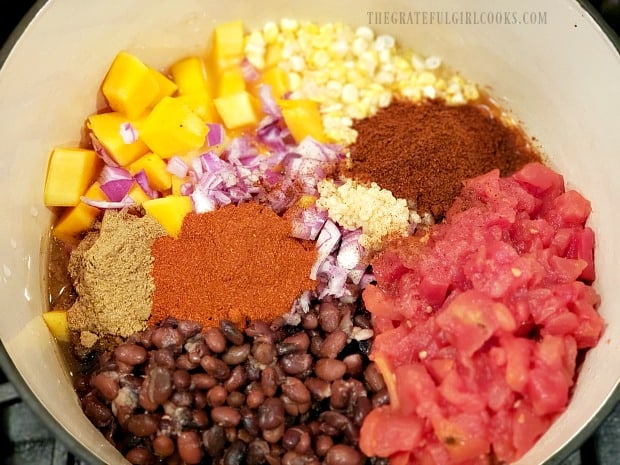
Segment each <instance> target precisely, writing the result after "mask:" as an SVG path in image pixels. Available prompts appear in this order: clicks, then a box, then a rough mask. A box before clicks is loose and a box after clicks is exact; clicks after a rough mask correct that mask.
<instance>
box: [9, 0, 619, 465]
mask: <svg viewBox="0 0 620 465" xmlns="http://www.w3.org/2000/svg"><path fill="white" fill-rule="evenodd" d="M48 1H49V0H37V1H36V2H35V3H34V4H33V6H32V7H31V8H30V10H28V12H27V13H26V14H25V15H24V17H23V18H22V19H21V21H20V22H19V23H18V24H17V26H16V27H15V29H14V30H13V31H12V32H11V34H10V35H9V37H8V38H7V40H6V41H5V43H4V44H2V48H1V49H0V69H1V68H2V66H3V65H4V62H5V60H6V58H7V57H8V55H9V54H10V53H11V51H12V50H13V48H14V46H15V44H16V43H17V42H18V40H19V38H20V37H21V36H22V34H23V33H24V31H25V30H26V28H27V27H28V25H29V24H30V22H31V21H32V19H33V18H34V17H35V16H36V15H37V14H38V12H39V11H40V10H41V9H42V8H43V7H44V6H45V5H46V4H47V3H48ZM574 1H575V3H576V4H577V5H578V6H579V7H581V8H582V9H583V10H584V11H585V12H586V13H587V14H588V15H589V16H590V17H591V18H592V19H593V20H594V22H595V24H596V25H597V26H598V27H599V28H600V29H601V30H602V32H603V33H604V34H605V35H606V36H607V38H608V39H609V41H610V42H611V43H612V45H613V46H614V48H615V49H616V52H618V54H620V36H619V35H618V34H617V33H616V32H615V31H614V30H613V29H612V28H611V26H610V25H609V24H608V23H607V22H606V21H605V20H604V19H603V17H602V16H601V14H600V13H599V12H598V11H597V10H596V9H595V8H594V6H593V5H592V4H591V3H589V2H587V0H574ZM0 368H2V371H3V372H4V374H5V375H6V377H7V379H8V380H9V381H10V382H11V383H12V384H13V386H14V387H15V389H16V390H17V392H18V394H19V396H20V398H21V399H22V400H23V401H24V402H25V403H26V405H27V406H28V407H29V408H30V409H31V410H32V411H33V412H34V413H35V414H36V415H37V417H38V418H39V419H40V420H41V421H42V423H43V424H44V426H45V427H47V428H48V429H49V430H50V431H51V432H52V433H53V434H54V436H55V437H56V438H57V439H58V440H60V441H61V442H62V443H63V444H64V445H65V446H67V448H68V449H69V451H70V452H71V453H72V454H74V455H76V456H77V457H78V458H80V459H81V460H84V461H85V462H87V463H88V464H89V465H105V464H104V463H103V462H101V461H100V460H99V459H98V458H97V457H96V456H95V455H94V453H93V452H92V451H91V450H89V449H88V448H86V447H85V446H84V445H83V444H82V443H80V442H79V441H78V440H77V439H76V438H75V437H73V436H72V435H71V434H69V433H68V432H67V430H66V429H65V428H64V427H63V426H62V425H61V424H60V423H59V422H57V421H56V420H55V419H54V417H53V416H52V415H51V414H50V413H49V412H48V411H47V410H46V409H45V407H44V406H43V404H42V403H41V402H40V401H39V400H38V399H37V397H36V396H35V395H34V394H33V393H32V392H31V391H30V389H29V388H28V386H27V384H26V382H25V381H24V379H23V378H22V376H21V374H20V373H19V370H18V369H17V367H16V366H15V364H14V363H13V361H12V360H11V358H10V357H9V354H8V352H7V351H6V349H5V347H4V344H3V343H2V340H0ZM619 403H620V382H618V383H616V386H615V388H614V389H613V390H612V392H611V393H610V395H609V396H608V397H607V399H606V400H605V401H604V402H603V404H602V405H601V407H600V408H599V410H598V411H597V412H596V413H595V414H594V415H593V416H592V417H591V418H590V420H589V421H588V422H587V423H586V424H585V425H584V426H583V427H582V428H581V429H580V430H579V432H578V433H577V434H576V435H575V436H574V437H573V438H572V439H571V440H570V441H568V442H567V443H566V444H565V446H564V447H562V448H561V449H560V450H558V451H556V452H555V453H554V454H553V455H552V456H551V457H549V459H548V460H547V461H546V462H545V463H544V464H542V465H556V464H559V463H560V462H561V461H563V460H565V459H566V458H567V457H568V456H569V455H570V454H572V453H573V452H574V451H575V450H577V449H578V448H579V447H581V445H582V444H583V443H584V442H585V441H586V439H588V438H589V437H590V436H591V435H592V434H593V433H594V432H595V431H596V429H597V428H598V427H599V426H600V425H601V424H602V423H603V421H604V420H605V419H606V418H607V417H608V416H609V415H610V414H611V412H612V411H613V410H614V409H615V407H616V406H617V405H618V404H619Z"/></svg>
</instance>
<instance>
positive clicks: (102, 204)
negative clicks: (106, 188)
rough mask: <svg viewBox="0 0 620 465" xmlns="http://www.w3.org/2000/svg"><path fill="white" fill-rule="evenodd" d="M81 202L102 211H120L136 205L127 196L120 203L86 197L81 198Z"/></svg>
mask: <svg viewBox="0 0 620 465" xmlns="http://www.w3.org/2000/svg"><path fill="white" fill-rule="evenodd" d="M80 200H81V201H82V202H84V203H85V204H86V205H90V206H91V207H96V208H101V209H119V208H124V207H130V206H132V205H135V204H136V202H134V200H133V199H132V198H131V197H129V196H126V197H125V198H123V199H122V200H120V201H118V202H111V201H108V200H96V199H91V198H89V197H85V196H81V197H80Z"/></svg>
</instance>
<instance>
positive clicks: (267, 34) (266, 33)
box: [263, 21, 280, 44]
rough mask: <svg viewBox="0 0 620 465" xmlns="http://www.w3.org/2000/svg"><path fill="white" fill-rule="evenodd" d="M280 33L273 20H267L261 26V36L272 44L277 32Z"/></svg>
mask: <svg viewBox="0 0 620 465" xmlns="http://www.w3.org/2000/svg"><path fill="white" fill-rule="evenodd" d="M279 33H280V29H279V28H278V25H277V24H276V23H274V22H273V21H269V22H267V23H265V25H264V26H263V38H264V39H265V43H267V44H273V43H275V42H276V40H277V39H278V34H279Z"/></svg>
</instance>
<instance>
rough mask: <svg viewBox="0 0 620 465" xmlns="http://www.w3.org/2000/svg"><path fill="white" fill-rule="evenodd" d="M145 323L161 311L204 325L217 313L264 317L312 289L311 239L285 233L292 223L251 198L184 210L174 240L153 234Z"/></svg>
mask: <svg viewBox="0 0 620 465" xmlns="http://www.w3.org/2000/svg"><path fill="white" fill-rule="evenodd" d="M151 253H152V255H153V257H154V262H153V270H152V274H153V278H154V282H155V291H154V293H153V306H152V311H151V318H150V321H149V323H157V322H159V321H161V320H163V319H164V318H166V317H167V316H173V317H175V318H178V319H189V320H193V321H196V322H198V323H200V324H202V325H203V326H204V327H209V326H217V325H218V324H219V321H220V320H221V319H223V318H225V319H229V320H231V321H233V322H235V323H237V324H240V325H244V324H245V322H246V319H262V320H267V321H269V320H271V319H273V318H275V317H276V316H279V315H283V314H285V313H286V312H287V311H288V310H289V309H290V308H291V305H292V303H293V301H294V300H295V298H296V297H298V296H299V294H301V293H302V292H303V291H306V290H310V289H314V288H315V287H316V281H314V280H311V279H310V278H309V275H310V269H311V268H312V265H313V264H314V262H315V260H316V249H315V244H314V243H313V242H311V241H301V240H298V239H295V238H293V237H292V236H291V224H290V223H289V222H288V221H287V220H285V219H283V218H282V217H280V216H278V215H277V214H276V213H275V212H273V211H272V210H271V209H269V208H268V207H265V206H262V205H259V204H257V203H255V202H247V203H242V204H240V205H238V206H235V205H227V206H225V207H222V208H220V209H218V210H216V211H214V212H209V213H202V214H197V213H190V214H188V215H187V216H186V217H185V220H184V222H183V226H182V228H181V232H180V234H179V236H178V239H174V238H172V237H169V236H165V237H161V238H158V239H157V240H156V241H155V242H154V244H153V247H152V249H151Z"/></svg>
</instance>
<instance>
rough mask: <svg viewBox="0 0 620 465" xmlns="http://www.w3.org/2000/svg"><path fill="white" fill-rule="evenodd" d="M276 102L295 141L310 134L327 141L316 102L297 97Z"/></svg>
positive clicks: (320, 140)
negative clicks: (297, 98)
mask: <svg viewBox="0 0 620 465" xmlns="http://www.w3.org/2000/svg"><path fill="white" fill-rule="evenodd" d="M278 103H279V105H280V108H281V109H282V116H283V117H284V122H285V123H286V125H287V126H288V128H289V130H290V131H291V134H292V135H293V137H294V138H295V141H297V143H299V142H301V141H302V140H303V139H304V138H305V137H306V136H311V137H313V138H314V139H316V140H317V141H319V142H327V137H326V136H325V131H324V129H323V120H322V119H321V113H320V112H319V104H318V103H317V102H315V101H313V100H306V99H299V100H278Z"/></svg>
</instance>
